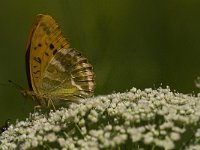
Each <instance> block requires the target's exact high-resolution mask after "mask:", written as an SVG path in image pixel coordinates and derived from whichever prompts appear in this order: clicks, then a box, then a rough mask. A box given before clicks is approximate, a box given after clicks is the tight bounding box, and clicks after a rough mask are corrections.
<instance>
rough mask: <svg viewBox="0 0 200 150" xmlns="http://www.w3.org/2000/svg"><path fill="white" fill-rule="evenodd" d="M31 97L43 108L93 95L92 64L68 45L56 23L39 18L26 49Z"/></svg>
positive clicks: (47, 17)
mask: <svg viewBox="0 0 200 150" xmlns="http://www.w3.org/2000/svg"><path fill="white" fill-rule="evenodd" d="M26 49H27V50H26V69H27V77H28V82H29V87H30V91H28V92H26V95H30V96H32V97H34V99H36V101H37V102H38V104H39V105H40V106H43V107H47V106H49V105H51V104H52V105H56V104H60V103H63V102H65V101H76V100H78V99H80V98H86V97H90V96H92V95H93V93H94V87H95V79H94V72H93V68H92V65H91V64H89V63H88V60H87V59H86V58H85V57H83V56H82V55H81V53H80V52H78V51H77V50H76V49H74V48H71V47H70V46H69V43H68V41H67V40H66V39H65V38H64V37H63V35H62V33H61V30H60V28H59V26H58V24H57V23H56V22H55V20H54V19H53V18H52V17H50V16H48V15H38V16H37V17H36V19H35V21H34V23H33V25H32V28H31V32H30V34H29V38H28V42H27V46H26Z"/></svg>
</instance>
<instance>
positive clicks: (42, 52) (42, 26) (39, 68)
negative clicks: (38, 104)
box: [26, 14, 70, 92]
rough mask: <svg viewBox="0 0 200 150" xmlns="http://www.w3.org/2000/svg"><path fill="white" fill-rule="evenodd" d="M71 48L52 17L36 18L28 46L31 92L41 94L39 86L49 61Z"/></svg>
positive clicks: (27, 59) (28, 76)
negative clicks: (58, 53)
mask: <svg viewBox="0 0 200 150" xmlns="http://www.w3.org/2000/svg"><path fill="white" fill-rule="evenodd" d="M69 47H70V45H69V43H68V41H67V40H66V39H65V38H64V37H63V36H62V33H61V30H60V27H59V25H58V24H57V22H56V21H55V20H54V19H53V18H52V17H51V16H49V15H42V14H39V15H37V16H36V18H35V20H34V22H33V24H32V27H31V31H30V33H29V37H28V41H27V45H26V71H27V78H28V82H29V87H30V89H31V90H33V91H35V92H39V89H38V87H37V85H38V82H39V81H40V77H41V75H42V74H43V71H44V70H45V68H46V66H47V65H48V63H49V61H50V60H51V59H52V57H53V55H54V54H55V53H57V52H58V51H59V50H60V49H62V48H69Z"/></svg>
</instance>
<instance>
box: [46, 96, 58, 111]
mask: <svg viewBox="0 0 200 150" xmlns="http://www.w3.org/2000/svg"><path fill="white" fill-rule="evenodd" d="M51 105H52V106H53V109H54V110H56V107H55V105H54V104H53V100H52V99H51V98H49V100H48V104H47V106H48V107H50V106H51Z"/></svg>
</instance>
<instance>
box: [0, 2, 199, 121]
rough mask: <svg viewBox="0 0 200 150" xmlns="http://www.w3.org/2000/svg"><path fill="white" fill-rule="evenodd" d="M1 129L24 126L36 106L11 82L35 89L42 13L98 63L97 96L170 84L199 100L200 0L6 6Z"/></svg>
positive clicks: (0, 59)
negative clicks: (33, 30)
mask: <svg viewBox="0 0 200 150" xmlns="http://www.w3.org/2000/svg"><path fill="white" fill-rule="evenodd" d="M0 3H1V4H0V18H1V21H0V64H1V74H0V124H3V123H4V121H5V120H6V119H8V118H9V119H11V120H12V121H15V120H16V119H17V118H19V119H23V118H25V117H27V116H28V114H29V112H31V111H33V106H34V104H33V103H32V101H31V100H27V99H25V98H24V97H23V96H22V95H21V94H20V90H19V89H16V88H14V87H13V86H11V85H9V84H8V83H7V81H8V80H9V79H10V80H12V81H14V82H16V83H18V84H19V85H21V86H23V87H24V88H28V86H27V79H26V72H25V44H26V40H27V36H28V33H29V30H30V27H31V24H32V22H33V20H34V17H35V16H36V14H39V13H43V14H49V15H51V16H53V18H55V19H56V21H57V22H58V23H59V24H60V25H61V29H62V31H63V34H64V35H65V36H66V37H67V38H68V39H69V41H70V43H71V45H72V47H75V48H77V49H78V50H80V51H81V52H82V53H83V54H84V56H87V57H88V59H89V62H90V63H91V64H93V66H94V70H95V73H96V80H97V87H96V93H95V95H100V94H102V95H103V94H109V93H112V92H123V91H126V90H128V89H130V88H131V87H133V86H134V87H136V88H141V89H144V88H147V87H151V88H157V87H159V86H160V84H161V83H162V87H166V85H169V86H170V87H171V89H172V90H177V91H178V92H182V93H197V92H198V91H199V90H198V89H197V88H196V87H195V85H194V80H195V79H196V77H197V76H199V75H200V59H199V58H200V9H199V6H200V1H199V0H191V1H181V0H166V1H165V0H164V1H160V0H153V1H149V0H144V1H140V0H123V1H122V0H84V1H83V0H51V1H49V0H29V1H26V0H18V1H13V0H12V1H11V0H7V1H1V2H0Z"/></svg>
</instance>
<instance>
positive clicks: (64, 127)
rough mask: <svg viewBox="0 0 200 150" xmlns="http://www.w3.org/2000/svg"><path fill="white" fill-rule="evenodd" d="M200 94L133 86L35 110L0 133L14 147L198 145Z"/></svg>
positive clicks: (6, 149) (6, 148)
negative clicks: (56, 107) (52, 108)
mask: <svg viewBox="0 0 200 150" xmlns="http://www.w3.org/2000/svg"><path fill="white" fill-rule="evenodd" d="M199 124H200V97H195V96H192V95H185V94H180V93H175V92H171V91H170V89H169V88H168V87H167V88H166V89H162V88H159V89H157V90H152V89H145V90H144V91H141V90H137V89H136V88H132V89H131V90H130V91H129V92H125V93H115V94H111V95H107V96H98V97H94V98H90V99H84V100H81V103H79V104H75V103H72V104H71V105H70V106H69V107H68V108H61V109H59V110H57V111H55V112H54V111H51V112H50V113H49V114H42V113H38V112H37V113H34V114H31V115H30V117H29V118H28V119H27V120H26V121H20V122H17V123H16V125H11V126H10V127H9V128H8V129H7V130H6V131H4V132H3V133H2V134H1V136H0V148H1V149H3V150H12V149H21V150H23V149H33V148H39V149H55V150H57V149H63V150H68V149H69V150H76V149H77V150H78V149H82V150H88V149H90V150H98V149H109V150H110V149H120V150H125V149H126V150H127V149H136V150H146V149H149V150H151V149H152V150H153V149H166V150H170V149H191V150H198V149H200V127H199Z"/></svg>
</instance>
